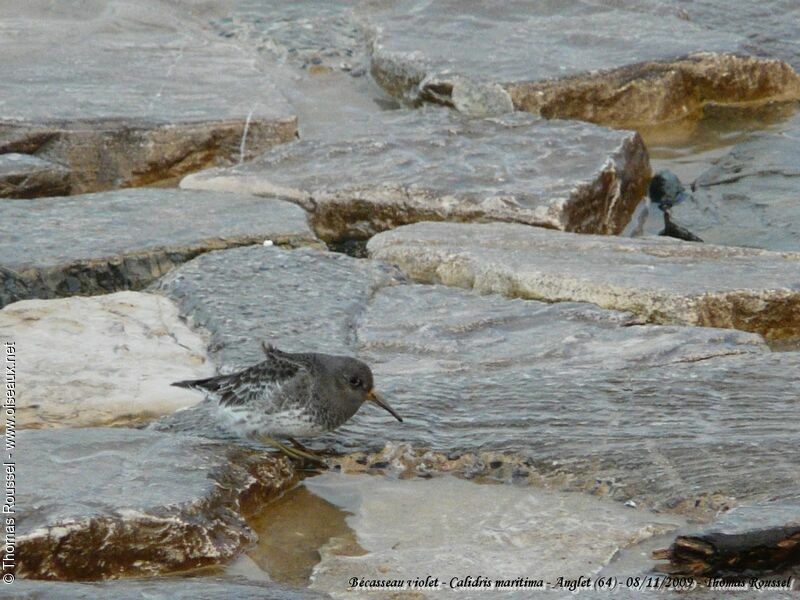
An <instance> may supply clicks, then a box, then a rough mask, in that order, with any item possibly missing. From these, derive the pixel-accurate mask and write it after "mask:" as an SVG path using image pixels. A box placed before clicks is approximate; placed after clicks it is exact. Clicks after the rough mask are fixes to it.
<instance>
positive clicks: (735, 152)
mask: <svg viewBox="0 0 800 600" xmlns="http://www.w3.org/2000/svg"><path fill="white" fill-rule="evenodd" d="M796 121H800V120H796ZM798 184H800V128H797V127H795V129H794V130H793V131H786V132H784V133H782V134H769V133H761V134H757V135H755V136H754V137H753V138H752V139H751V140H749V141H746V142H744V143H742V144H739V145H737V146H735V147H734V148H733V149H732V150H731V152H730V153H729V154H728V155H727V156H725V157H723V158H722V159H721V160H719V161H718V162H717V163H716V164H715V165H714V166H713V167H712V168H711V169H709V170H708V171H706V172H705V173H703V174H702V175H700V177H699V178H698V179H697V181H696V182H695V190H694V192H693V193H692V197H691V198H690V199H689V200H688V201H685V202H682V203H680V204H678V205H677V206H675V207H674V208H673V210H672V215H673V217H674V218H675V220H676V221H678V222H679V223H681V224H682V225H683V226H685V227H687V228H688V229H690V230H691V231H692V232H693V233H695V234H697V235H699V236H700V237H701V238H703V240H704V241H706V242H710V243H713V244H723V245H731V246H748V247H754V248H765V249H767V250H778V251H793V252H797V251H800V192H798ZM650 212H651V213H652V215H651V216H650V218H649V221H648V228H647V229H648V231H654V230H656V228H657V227H659V226H663V218H662V215H661V212H660V211H659V210H657V209H655V208H651V209H650Z"/></svg>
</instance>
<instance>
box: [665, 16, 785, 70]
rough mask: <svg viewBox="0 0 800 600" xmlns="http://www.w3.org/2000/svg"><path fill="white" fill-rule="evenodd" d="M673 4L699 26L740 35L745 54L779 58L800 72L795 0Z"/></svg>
mask: <svg viewBox="0 0 800 600" xmlns="http://www.w3.org/2000/svg"><path fill="white" fill-rule="evenodd" d="M671 4H672V5H673V6H674V7H675V8H677V9H679V10H681V11H683V12H684V13H685V15H686V17H687V18H688V19H689V20H691V21H693V22H694V23H696V24H698V25H701V26H703V27H708V28H711V29H714V30H716V31H727V32H731V33H735V34H737V35H740V36H741V37H742V41H741V42H740V44H741V50H742V51H744V52H748V53H752V54H754V55H756V56H764V57H770V58H780V59H781V60H785V61H786V62H788V63H789V64H790V65H792V66H793V67H794V68H795V69H798V68H800V42H798V40H800V6H798V5H797V3H796V2H793V1H792V0H770V1H769V2H762V3H759V4H728V3H727V2H725V1H724V0H698V1H695V2H691V3H687V2H682V1H681V0H672V1H671Z"/></svg>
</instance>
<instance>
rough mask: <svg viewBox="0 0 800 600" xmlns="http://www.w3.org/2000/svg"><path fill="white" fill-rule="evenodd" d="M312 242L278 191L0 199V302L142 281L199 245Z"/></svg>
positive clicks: (304, 224) (296, 213) (194, 251)
mask: <svg viewBox="0 0 800 600" xmlns="http://www.w3.org/2000/svg"><path fill="white" fill-rule="evenodd" d="M265 240H270V241H271V242H272V243H274V244H281V245H289V246H297V245H307V244H318V243H319V242H318V240H317V239H316V237H315V236H314V234H313V233H312V232H311V230H310V229H309V227H308V223H307V221H306V216H305V213H304V212H303V210H302V209H300V208H298V207H297V206H294V205H293V204H291V203H289V202H284V201H281V200H278V199H265V198H255V197H252V196H244V195H236V194H222V193H218V192H199V193H198V192H185V191H179V190H167V189H136V190H118V191H114V192H102V193H99V194H86V195H82V196H75V197H70V198H53V199H38V200H31V201H26V202H3V203H0V253H1V254H2V259H0V306H2V305H5V304H8V303H10V302H14V301H16V300H21V299H25V298H53V297H62V296H71V295H93V294H103V293H108V292H113V291H117V290H121V289H137V288H142V287H144V286H146V285H147V284H149V283H150V282H151V281H153V280H154V279H156V278H158V277H160V276H161V275H163V274H164V273H166V272H167V271H169V270H170V269H172V268H173V267H174V266H175V265H177V264H180V263H182V262H185V261H186V260H189V259H190V258H193V257H194V256H197V255H198V254H200V253H202V252H206V251H208V250H213V249H218V248H227V247H232V246H242V245H248V244H261V243H263V242H264V241H265Z"/></svg>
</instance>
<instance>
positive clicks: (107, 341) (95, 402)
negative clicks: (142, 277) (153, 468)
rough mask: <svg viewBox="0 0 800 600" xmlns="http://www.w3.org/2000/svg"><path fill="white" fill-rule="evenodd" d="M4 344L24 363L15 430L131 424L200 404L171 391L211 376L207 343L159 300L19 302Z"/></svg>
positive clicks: (7, 316)
mask: <svg viewBox="0 0 800 600" xmlns="http://www.w3.org/2000/svg"><path fill="white" fill-rule="evenodd" d="M5 340H11V341H14V343H15V346H16V348H17V352H18V353H19V354H20V355H21V357H20V360H19V361H18V366H17V371H16V375H17V379H18V382H19V385H18V386H17V396H16V426H17V427H37V428H40V427H90V426H98V425H105V426H111V425H115V426H119V425H122V424H126V425H131V424H137V423H140V422H142V421H146V420H148V419H153V418H155V417H157V416H160V415H164V414H169V413H172V412H174V411H176V410H178V409H180V408H185V407H187V406H190V405H192V404H195V403H196V402H197V401H198V400H199V397H198V396H197V394H195V393H192V392H191V391H189V390H185V389H182V388H177V387H172V386H171V385H170V384H171V383H172V382H174V381H180V380H183V379H200V378H202V377H209V376H211V375H213V374H214V368H213V366H212V365H211V364H210V361H208V357H207V355H206V349H205V348H206V342H205V340H204V339H203V338H202V337H200V336H199V335H197V334H196V333H195V332H193V331H190V330H189V328H188V327H187V326H186V324H185V323H183V322H182V321H181V320H180V319H179V318H178V309H177V307H176V306H175V305H174V304H173V303H172V302H170V301H169V300H168V299H166V298H162V297H161V296H157V295H155V294H142V293H140V292H118V293H116V294H109V295H107V296H99V297H96V298H65V299H58V300H24V301H22V302H15V303H14V304H12V305H10V306H7V307H5V308H4V309H3V310H0V341H5ZM23 357H24V358H23ZM76 357H80V358H79V359H78V360H76ZM87 365H89V367H88V368H87Z"/></svg>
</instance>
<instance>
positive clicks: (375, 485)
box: [305, 475, 680, 598]
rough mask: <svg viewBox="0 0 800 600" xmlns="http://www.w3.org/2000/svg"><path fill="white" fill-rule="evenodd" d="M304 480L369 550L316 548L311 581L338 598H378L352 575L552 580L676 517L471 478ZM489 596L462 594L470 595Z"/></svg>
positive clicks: (596, 563)
mask: <svg viewBox="0 0 800 600" xmlns="http://www.w3.org/2000/svg"><path fill="white" fill-rule="evenodd" d="M305 485H306V486H307V487H308V488H309V489H310V490H311V491H313V492H314V493H315V494H318V495H320V496H322V497H323V498H324V499H326V500H328V501H330V502H332V503H334V504H338V505H340V506H343V507H345V508H347V509H349V510H350V511H352V512H353V513H354V516H353V517H351V518H350V519H349V523H350V525H351V527H352V528H353V530H354V531H355V533H356V535H357V537H358V540H359V543H360V544H361V545H362V546H363V547H364V549H365V550H367V551H368V552H369V553H368V554H367V555H366V556H355V557H353V556H347V555H344V553H343V552H342V547H341V546H342V545H341V544H337V540H336V538H334V539H333V540H331V542H329V543H328V544H327V546H326V547H323V548H322V549H321V550H320V554H321V555H322V561H321V562H320V563H319V564H318V565H317V566H316V567H315V568H314V573H313V575H312V588H314V589H320V590H325V591H328V592H329V593H331V594H332V595H333V596H334V597H337V598H343V597H358V598H363V597H373V596H374V594H375V591H374V590H372V591H370V590H365V589H360V590H359V589H356V590H352V591H351V590H348V589H347V587H346V583H347V580H348V579H350V578H351V577H358V578H361V577H363V578H365V579H367V580H375V579H415V578H417V577H420V575H421V576H422V577H423V578H424V577H425V576H426V575H430V576H431V578H438V580H439V582H440V583H442V584H443V586H444V587H445V588H446V586H447V582H449V581H450V579H451V578H452V577H459V578H463V577H464V576H465V575H466V574H467V573H469V574H470V575H472V576H473V577H476V576H478V575H483V576H488V577H490V578H493V579H494V578H510V579H516V578H518V577H520V576H521V575H523V574H524V575H528V576H529V577H531V578H533V577H534V575H535V577H536V578H544V579H545V580H548V581H549V582H550V583H551V584H554V583H555V582H556V580H557V579H558V577H577V576H579V575H587V574H589V573H593V572H597V571H598V570H599V569H600V568H601V567H602V566H603V564H605V563H606V562H608V560H610V559H611V557H612V556H613V555H614V553H615V552H616V551H617V550H618V549H619V548H620V547H622V546H627V545H629V544H631V543H634V542H636V541H639V540H641V539H644V538H648V537H650V536H652V535H655V534H658V533H664V532H666V531H670V530H672V529H674V528H675V527H676V525H677V522H679V521H680V520H679V519H676V517H674V516H669V517H665V516H659V515H652V514H647V513H642V512H640V511H635V510H630V509H626V508H625V507H623V506H621V505H619V504H615V503H610V502H607V501H602V500H599V499H596V498H589V497H587V496H581V495H577V494H564V493H558V492H547V491H541V490H532V489H529V488H515V487H508V486H492V485H475V484H472V483H469V482H465V481H460V480H458V479H455V478H448V477H443V478H436V479H433V480H431V481H404V482H398V481H391V480H386V479H379V478H375V477H366V476H360V477H354V476H341V475H325V476H322V477H316V478H313V479H309V480H306V482H305ZM448 507H450V508H448ZM577 514H580V515H583V518H576V515H577ZM344 541H345V543H344V548H345V549H346V548H347V546H348V544H347V540H344ZM389 565H391V567H390V571H389V573H390V574H386V567H387V566H389ZM493 592H494V590H493ZM408 593H411V592H408ZM486 593H487V592H486V591H479V590H469V589H462V590H460V591H459V595H463V596H464V597H468V598H479V597H485V595H486ZM518 593H520V594H522V593H525V592H518ZM526 593H527V594H530V593H531V591H530V590H528V591H527V592H526ZM440 594H442V590H419V591H417V596H415V597H437V596H439V595H440Z"/></svg>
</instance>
